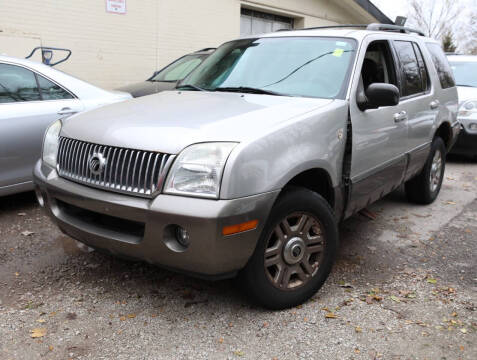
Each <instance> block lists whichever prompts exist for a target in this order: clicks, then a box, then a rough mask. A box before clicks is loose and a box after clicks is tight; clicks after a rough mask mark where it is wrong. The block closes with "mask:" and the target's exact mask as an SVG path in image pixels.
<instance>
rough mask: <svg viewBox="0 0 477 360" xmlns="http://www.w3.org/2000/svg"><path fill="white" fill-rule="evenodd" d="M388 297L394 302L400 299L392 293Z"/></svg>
mask: <svg viewBox="0 0 477 360" xmlns="http://www.w3.org/2000/svg"><path fill="white" fill-rule="evenodd" d="M390 299H391V300H392V301H395V302H401V300H400V299H399V298H398V297H397V296H394V295H391V297H390Z"/></svg>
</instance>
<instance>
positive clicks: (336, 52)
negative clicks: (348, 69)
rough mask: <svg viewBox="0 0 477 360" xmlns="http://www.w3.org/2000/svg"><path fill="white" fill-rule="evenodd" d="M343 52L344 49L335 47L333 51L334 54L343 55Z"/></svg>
mask: <svg viewBox="0 0 477 360" xmlns="http://www.w3.org/2000/svg"><path fill="white" fill-rule="evenodd" d="M343 52H344V50H343V49H335V51H333V56H336V57H341V55H343Z"/></svg>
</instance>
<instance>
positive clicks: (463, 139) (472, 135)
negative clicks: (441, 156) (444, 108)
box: [451, 127, 477, 155]
mask: <svg viewBox="0 0 477 360" xmlns="http://www.w3.org/2000/svg"><path fill="white" fill-rule="evenodd" d="M451 154H457V155H477V132H470V131H467V129H465V128H464V127H462V130H461V132H460V134H459V137H458V138H457V141H456V143H455V145H454V146H453V147H452V150H451Z"/></svg>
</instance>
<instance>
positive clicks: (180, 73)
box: [150, 55, 204, 82]
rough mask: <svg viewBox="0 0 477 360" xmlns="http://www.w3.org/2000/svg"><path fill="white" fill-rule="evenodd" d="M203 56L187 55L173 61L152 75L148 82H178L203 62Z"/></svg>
mask: <svg viewBox="0 0 477 360" xmlns="http://www.w3.org/2000/svg"><path fill="white" fill-rule="evenodd" d="M203 57H204V55H187V56H184V57H182V58H180V59H179V60H177V61H174V62H173V63H172V64H170V65H168V66H167V67H166V68H164V69H162V70H161V71H160V72H159V73H157V74H156V75H154V76H153V77H152V78H151V79H150V81H170V82H172V81H179V80H182V79H184V78H185V77H186V76H187V75H189V73H190V72H191V71H192V70H194V69H195V68H196V67H197V66H198V65H199V64H200V63H201V62H202V60H203Z"/></svg>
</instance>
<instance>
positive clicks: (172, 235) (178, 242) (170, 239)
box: [162, 224, 190, 252]
mask: <svg viewBox="0 0 477 360" xmlns="http://www.w3.org/2000/svg"><path fill="white" fill-rule="evenodd" d="M162 240H163V241H164V244H166V246H167V247H168V248H169V249H171V250H172V251H175V252H183V251H186V250H187V248H188V247H189V245H190V235H189V232H188V231H187V230H186V229H184V228H183V227H182V226H179V225H175V224H170V225H167V226H166V227H165V228H164V234H163V238H162Z"/></svg>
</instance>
